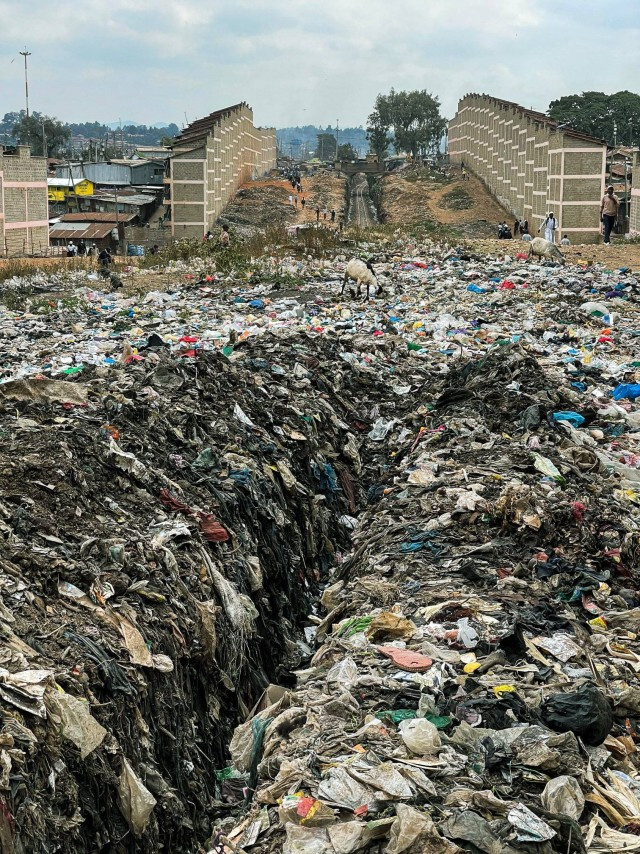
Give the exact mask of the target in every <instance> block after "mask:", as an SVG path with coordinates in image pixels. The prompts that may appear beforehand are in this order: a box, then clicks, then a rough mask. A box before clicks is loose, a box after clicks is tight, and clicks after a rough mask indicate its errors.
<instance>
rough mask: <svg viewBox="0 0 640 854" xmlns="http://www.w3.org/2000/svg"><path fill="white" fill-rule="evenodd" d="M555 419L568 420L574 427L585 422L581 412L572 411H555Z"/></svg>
mask: <svg viewBox="0 0 640 854" xmlns="http://www.w3.org/2000/svg"><path fill="white" fill-rule="evenodd" d="M553 420H554V421H568V422H569V424H572V425H573V426H574V427H580V425H581V424H584V416H582V415H580V413H579V412H572V411H564V412H554V413H553Z"/></svg>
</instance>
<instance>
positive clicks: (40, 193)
mask: <svg viewBox="0 0 640 854" xmlns="http://www.w3.org/2000/svg"><path fill="white" fill-rule="evenodd" d="M48 248H49V209H48V192H47V163H46V160H45V158H44V157H31V152H30V151H29V148H28V146H26V145H18V146H17V148H16V149H15V153H14V151H13V149H11V150H10V151H8V150H6V149H5V148H4V147H3V146H1V145H0V257H15V256H18V255H40V254H45V253H46V252H47V250H48Z"/></svg>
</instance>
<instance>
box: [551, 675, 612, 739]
mask: <svg viewBox="0 0 640 854" xmlns="http://www.w3.org/2000/svg"><path fill="white" fill-rule="evenodd" d="M542 720H543V721H544V722H545V724H546V725H547V726H548V727H550V729H553V730H555V731H556V732H572V733H574V735H577V736H578V737H579V738H581V739H582V740H583V741H584V742H585V744H591V745H597V744H602V742H603V741H604V740H605V738H606V737H607V736H608V735H609V732H610V731H611V727H612V726H613V712H612V709H611V703H610V702H609V700H608V699H607V697H606V696H605V695H604V694H603V693H602V691H599V690H598V689H597V688H596V686H595V685H593V684H592V683H587V684H585V685H583V686H582V687H581V688H578V690H577V691H574V692H573V693H572V694H552V695H551V697H549V699H548V700H547V701H546V702H545V703H544V704H543V706H542Z"/></svg>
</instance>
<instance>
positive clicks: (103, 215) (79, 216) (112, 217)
mask: <svg viewBox="0 0 640 854" xmlns="http://www.w3.org/2000/svg"><path fill="white" fill-rule="evenodd" d="M134 218H135V214H125V213H119V214H118V222H129V220H132V219H134ZM115 221H116V212H115V211H85V212H84V213H83V212H80V213H67V214H62V216H61V217H60V222H83V223H87V224H88V223H90V222H113V223H115Z"/></svg>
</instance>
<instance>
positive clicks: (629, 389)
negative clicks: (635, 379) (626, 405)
mask: <svg viewBox="0 0 640 854" xmlns="http://www.w3.org/2000/svg"><path fill="white" fill-rule="evenodd" d="M611 397H612V398H613V399H614V400H623V399H624V398H627V400H635V399H636V398H637V397H640V383H622V384H621V385H618V386H616V387H615V388H614V390H613V391H612V392H611Z"/></svg>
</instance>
